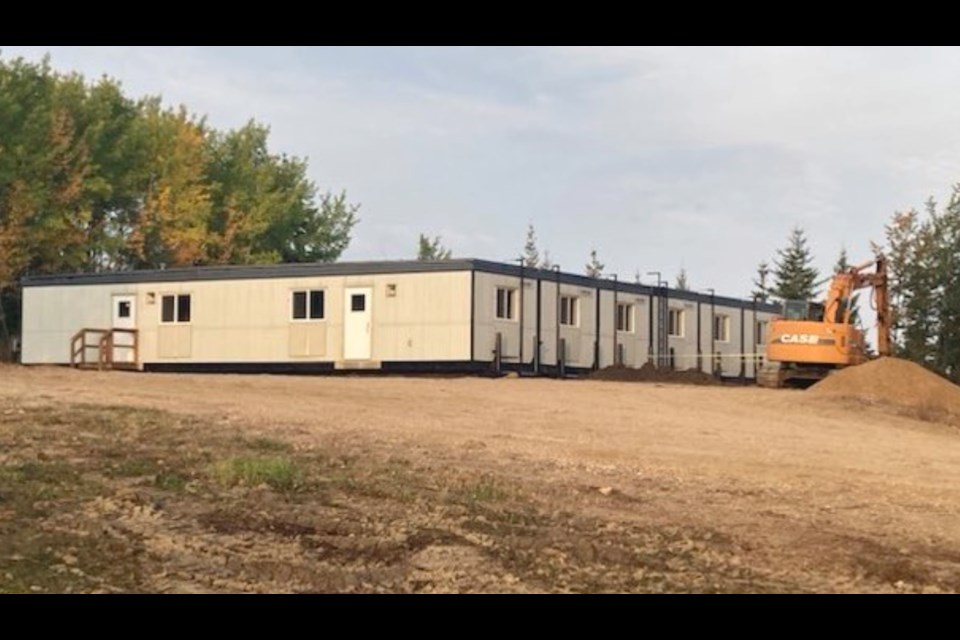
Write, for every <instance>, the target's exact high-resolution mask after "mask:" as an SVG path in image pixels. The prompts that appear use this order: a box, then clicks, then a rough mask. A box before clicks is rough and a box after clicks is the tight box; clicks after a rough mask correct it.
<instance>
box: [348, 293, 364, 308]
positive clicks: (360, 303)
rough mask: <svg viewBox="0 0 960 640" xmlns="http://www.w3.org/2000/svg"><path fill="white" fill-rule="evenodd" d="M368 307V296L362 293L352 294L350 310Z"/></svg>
mask: <svg viewBox="0 0 960 640" xmlns="http://www.w3.org/2000/svg"><path fill="white" fill-rule="evenodd" d="M366 308H367V296H365V295H363V294H362V293H354V294H353V295H351V296H350V310H351V311H363V310H365V309H366Z"/></svg>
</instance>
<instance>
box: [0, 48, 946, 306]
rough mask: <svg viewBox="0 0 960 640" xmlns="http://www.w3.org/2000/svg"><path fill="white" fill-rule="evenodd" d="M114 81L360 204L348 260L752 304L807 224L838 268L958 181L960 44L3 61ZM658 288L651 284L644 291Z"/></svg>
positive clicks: (78, 51)
mask: <svg viewBox="0 0 960 640" xmlns="http://www.w3.org/2000/svg"><path fill="white" fill-rule="evenodd" d="M0 52H2V55H3V57H4V58H10V57H15V56H19V55H22V56H24V57H26V58H28V59H34V60H38V59H39V58H40V57H41V56H42V55H43V54H44V53H47V52H49V53H50V54H51V58H52V64H53V66H54V67H55V68H57V69H59V70H64V71H80V72H82V73H83V74H85V75H87V76H88V77H91V78H95V77H98V76H100V75H102V74H107V75H110V76H113V77H115V78H117V79H119V80H120V81H121V82H122V83H123V85H124V86H125V88H126V89H127V91H128V93H129V94H131V95H133V96H138V97H139V96H141V95H144V94H161V95H162V96H163V98H164V100H165V102H166V103H168V104H185V105H186V106H187V107H188V108H189V109H190V110H191V111H194V112H196V113H200V114H206V115H207V117H208V121H209V122H210V123H211V124H213V125H214V126H217V127H220V128H227V127H236V126H239V125H241V124H243V123H244V122H245V121H247V120H248V119H250V118H255V119H256V120H258V121H260V122H263V123H265V124H268V125H269V126H270V127H271V131H272V134H271V145H272V150H273V151H275V152H284V153H288V154H294V155H299V156H306V157H307V158H308V159H309V167H310V173H311V177H312V178H313V179H314V180H315V181H316V182H317V183H318V185H319V186H320V187H321V189H324V190H327V189H330V190H334V191H339V190H341V189H345V190H346V191H347V194H348V198H349V199H350V200H352V201H354V202H359V203H360V204H361V210H360V218H361V222H360V223H359V224H358V225H357V227H356V228H355V233H354V239H353V242H352V243H351V245H350V248H349V249H348V250H347V252H346V253H345V254H344V256H343V258H344V259H351V260H366V259H383V258H411V257H413V256H414V254H415V251H416V240H417V235H418V233H419V232H421V231H423V232H427V233H429V234H431V235H440V236H442V237H443V240H444V242H445V244H447V245H448V246H449V247H451V248H452V249H453V252H454V255H455V256H460V257H477V258H486V259H490V260H499V261H508V260H512V259H514V258H516V257H517V256H518V255H519V253H520V251H521V249H522V247H523V242H524V236H525V231H526V226H527V224H528V223H532V224H533V225H534V226H535V228H536V231H537V235H538V237H539V240H540V245H541V249H548V250H549V251H550V255H551V257H552V258H553V259H554V261H555V262H557V263H559V264H560V265H561V267H562V268H563V270H564V271H572V272H582V271H583V266H584V264H585V262H586V261H587V259H588V255H589V252H590V249H591V248H596V249H597V251H598V253H599V256H600V258H601V261H603V262H605V263H606V265H607V271H608V272H616V273H618V274H619V276H620V278H621V279H630V280H632V279H633V275H634V273H635V272H636V271H637V270H638V269H639V270H640V271H641V273H646V272H648V271H661V272H662V273H663V274H664V277H668V278H669V280H670V281H671V284H672V283H673V282H674V279H675V276H676V273H677V272H678V271H679V269H680V268H681V267H685V268H686V270H687V272H688V274H689V281H690V284H691V286H692V287H693V288H694V289H699V290H702V289H705V288H708V287H713V288H715V289H716V290H717V293H718V294H719V293H722V294H726V295H734V296H745V295H747V294H748V293H749V291H750V289H751V283H750V281H751V279H752V278H753V276H754V274H755V271H756V266H757V263H759V262H760V261H761V260H763V259H769V258H770V257H771V256H772V255H773V253H774V250H775V249H776V248H777V247H781V246H783V244H784V241H785V239H786V236H787V235H788V233H789V231H790V228H791V227H792V226H793V225H797V224H799V225H801V226H803V227H804V228H805V229H806V230H807V232H808V235H809V237H810V239H811V243H812V246H813V250H814V252H815V255H816V257H817V262H818V264H817V266H818V267H820V268H822V269H828V268H829V267H830V266H831V265H832V264H833V262H834V261H835V259H836V256H837V254H838V252H839V250H840V248H841V245H846V247H847V249H848V251H849V253H850V257H851V260H853V261H858V260H860V259H863V258H869V256H870V248H869V241H870V240H877V241H879V240H881V239H882V229H883V225H884V224H885V222H886V221H887V220H888V219H889V217H890V215H891V213H892V212H893V211H895V210H898V209H906V208H910V207H918V208H919V207H921V205H922V204H923V201H924V200H925V199H926V198H927V197H928V196H931V195H932V196H934V197H935V198H937V199H938V200H944V199H945V198H946V196H947V194H948V193H949V191H950V186H951V185H952V184H953V183H954V182H957V181H960V153H958V150H960V126H958V120H960V82H958V78H960V49H956V48H946V49H938V48H903V49H901V48H890V49H878V48H636V49H634V48H609V49H607V48H519V49H516V48H272V47H271V48H180V47H177V48H149V47H144V48H136V47H134V48H91V47H3V46H0ZM645 281H648V282H649V281H650V279H649V278H646V280H645Z"/></svg>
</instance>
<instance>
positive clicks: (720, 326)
mask: <svg viewBox="0 0 960 640" xmlns="http://www.w3.org/2000/svg"><path fill="white" fill-rule="evenodd" d="M713 339H714V340H716V341H718V342H730V316H725V315H720V314H715V315H714V316H713Z"/></svg>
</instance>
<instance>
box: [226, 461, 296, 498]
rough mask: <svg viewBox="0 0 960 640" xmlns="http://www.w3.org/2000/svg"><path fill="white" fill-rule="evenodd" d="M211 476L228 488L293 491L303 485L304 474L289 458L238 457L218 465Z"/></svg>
mask: <svg viewBox="0 0 960 640" xmlns="http://www.w3.org/2000/svg"><path fill="white" fill-rule="evenodd" d="M211 475H212V476H213V478H214V480H216V481H217V482H218V483H219V484H221V485H223V486H226V487H235V486H237V485H244V486H249V487H255V486H258V485H261V484H265V485H267V486H268V487H270V488H271V489H275V490H277V491H293V490H294V489H297V488H298V487H300V486H301V484H302V477H303V473H302V471H301V470H300V468H299V467H298V466H297V465H296V464H294V463H293V462H292V461H291V460H290V459H288V458H281V457H272V458H252V457H246V456H241V457H236V458H230V459H229V460H223V461H221V462H218V463H216V464H215V465H213V467H212V468H211Z"/></svg>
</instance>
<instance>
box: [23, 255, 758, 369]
mask: <svg viewBox="0 0 960 640" xmlns="http://www.w3.org/2000/svg"><path fill="white" fill-rule="evenodd" d="M22 284H23V333H22V344H23V351H22V362H23V363H24V364H69V363H71V362H72V361H76V362H77V363H80V362H87V363H90V362H95V361H97V360H98V358H99V359H100V363H101V364H102V363H103V362H104V361H105V362H107V363H108V365H116V366H120V365H126V366H127V367H129V368H134V369H140V370H146V371H221V372H245V371H251V372H303V373H320V372H332V371H336V370H357V369H375V370H383V371H451V372H454V371H462V372H471V371H473V372H482V371H505V370H519V371H522V372H530V373H541V374H545V375H556V374H563V373H582V372H585V371H588V370H590V369H594V368H602V367H606V366H609V365H612V364H623V365H626V366H631V367H639V366H641V365H643V364H644V363H647V362H653V363H654V364H657V365H658V366H670V367H674V368H677V369H689V368H700V369H702V370H704V371H714V372H717V373H719V374H721V375H723V376H728V377H741V378H754V377H755V373H756V370H757V368H758V367H759V366H760V364H761V359H762V357H763V342H764V340H765V333H766V325H767V322H768V321H769V318H770V317H771V315H772V314H773V313H774V312H775V311H776V309H775V308H774V307H773V306H771V305H769V304H763V303H757V302H755V301H744V300H738V299H734V298H728V297H722V296H714V295H707V294H702V293H695V292H691V291H679V290H675V289H668V288H666V287H651V286H645V285H639V284H633V283H628V282H617V281H615V280H612V279H595V278H589V277H586V276H581V275H574V274H569V273H562V272H560V271H547V270H542V269H532V268H524V267H521V266H519V265H511V264H503V263H497V262H490V261H485V260H471V259H464V260H444V261H436V262H419V261H397V262H352V263H350V262H343V263H332V264H321V263H310V264H282V265H258V266H213V267H192V268H177V269H162V270H150V271H124V272H109V273H96V274H70V275H50V276H30V277H26V278H24V280H23V282H22Z"/></svg>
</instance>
